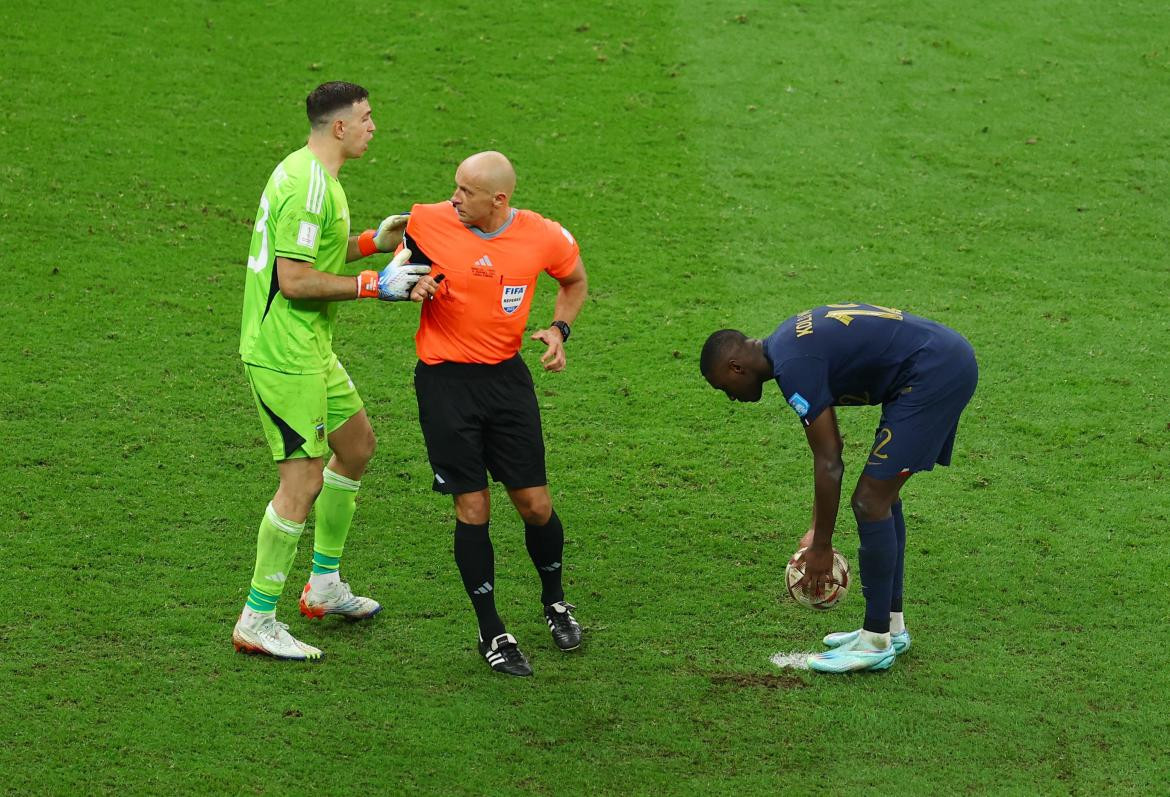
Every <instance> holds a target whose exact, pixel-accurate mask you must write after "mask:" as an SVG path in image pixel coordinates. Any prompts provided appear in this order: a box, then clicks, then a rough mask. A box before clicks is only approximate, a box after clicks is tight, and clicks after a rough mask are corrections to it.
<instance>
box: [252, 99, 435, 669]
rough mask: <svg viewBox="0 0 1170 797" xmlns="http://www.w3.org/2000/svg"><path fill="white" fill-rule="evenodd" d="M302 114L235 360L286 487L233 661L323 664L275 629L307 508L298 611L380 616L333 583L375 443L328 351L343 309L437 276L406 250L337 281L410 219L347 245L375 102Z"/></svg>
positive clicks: (264, 542)
mask: <svg viewBox="0 0 1170 797" xmlns="http://www.w3.org/2000/svg"><path fill="white" fill-rule="evenodd" d="M305 106H306V110H307V112H308V116H309V123H310V126H311V127H310V132H309V141H308V144H307V145H306V146H305V147H302V148H301V149H299V150H297V151H296V152H294V153H292V154H291V155H289V156H288V157H286V158H285V159H284V160H283V161H281V162H280V164H278V165H277V167H276V169H275V170H274V171H273V172H272V176H271V177H270V178H269V180H268V184H267V185H266V186H265V188H264V194H263V195H262V196H261V198H260V208H259V210H258V211H257V213H256V225H255V227H254V230H253V234H252V245H251V250H250V252H249V255H248V272H247V275H246V277H245V279H246V282H245V286H244V309H243V321H242V324H241V330H240V356H241V357H242V359H243V361H244V371H245V373H246V375H247V378H248V384H249V385H251V387H252V394H253V396H254V397H255V399H256V409H257V411H258V412H259V414H260V423H261V426H263V428H264V437H265V439H266V440H267V442H268V446H269V448H270V449H271V451H272V458H273V459H274V460H275V461H276V463H277V469H278V470H279V472H280V486H279V487H278V488H277V491H276V495H274V496H273V498H272V501H271V502H270V503H269V504H268V507H267V508H266V509H265V510H264V517H263V519H262V520H261V522H260V532H259V535H258V537H257V541H256V567H255V570H254V571H253V574H252V584H251V590H250V591H249V592H248V598H247V602H246V603H245V604H244V609H243V612H242V613H241V614H240V619H239V621H238V622H237V623H236V626H235V629H234V630H233V632H232V644H233V645H234V646H235V648H236V650H238V651H244V652H248V653H262V654H266V655H269V656H274V657H276V658H280V659H296V660H309V659H319V658H320V657H321V655H322V654H321V651H320V650H318V649H317V648H315V647H313V646H312V645H306V644H305V643H303V642H300V641H298V640H297V639H295V638H294V637H293V636H292V635H291V634H290V633H289V632H288V626H287V625H285V624H284V623H279V622H277V621H276V603H277V599H278V598H280V595H281V592H282V591H283V590H284V584H285V581H286V580H287V579H288V576H289V569H290V567H291V565H292V562H293V557H294V556H295V555H296V551H297V542H298V540H299V539H300V536H301V534H302V533H303V531H304V529H305V522H306V520H307V518H308V516H309V510H310V509H312V510H314V511H315V513H316V515H315V517H316V528H315V529H314V534H313V569H312V574H311V575H310V576H309V582H308V584H306V585H305V588H304V590H303V592H302V593H301V600H300V609H301V613H302V614H304V615H306V616H308V617H310V618H320V617H324V616H325V615H327V614H336V615H341V616H343V617H346V618H349V619H351V620H362V619H365V618H368V617H372V616H374V615H375V614H377V613H378V612H379V611H380V610H381V608H382V607H381V605H379V604H378V602H377V601H375V600H373V599H371V598H365V597H361V596H358V595H354V594H353V592H352V591H350V588H349V585H348V584H346V583H345V582H344V581H342V580H341V578H340V576H339V572H338V568H339V565H340V562H341V554H342V550H343V549H344V547H345V540H346V537H347V535H348V534H349V527H350V522H351V521H352V519H353V515H354V506H355V498H356V496H357V492H358V489H359V488H360V487H361V478H362V474H363V473H365V470H366V465H367V463H368V462H369V461H370V458H371V457H372V456H373V454H374V445H375V439H374V431H373V429H371V428H370V422H369V419H368V418H367V417H366V411H365V409H363V405H362V400H361V397H360V396H358V392H357V390H356V388H354V384H353V380H351V379H350V378H349V374H347V373H346V371H345V368H344V367H342V365H341V363H340V362H338V359H337V355H335V354H334V353H333V348H332V342H333V322H334V320H335V318H336V316H337V304H336V303H337V302H341V301H347V300H350V299H362V298H377V299H382V300H384V301H403V300H407V299H409V298H410V291H411V288H413V287H414V284H415V283H416V282H418V279H419V277H420V276H421V275H423V274H425V273H427V272H428V271H429V268H428V267H427V266H417V265H413V266H404V265H403V263H404V262H405V261H406V260H407V258H408V257H409V256H410V253H409V251H406V250H404V251H403V252H402V253H400V254H399V256H398V257H395V258H394V259H393V260H391V261H390V262H389V263H388V264H387V265H386V266H385V267H384V268H383V269H382V270H381V271H363V272H361V274H360V275H358V276H357V277H356V278H355V277H354V276H352V274H351V275H350V276H345V275H343V274H342V272H343V271H344V270H345V268H346V263H348V262H350V261H353V260H357V259H359V258H364V257H369V256H371V255H376V254H378V253H383V252H391V251H393V250H394V249H395V248H397V247H398V245H399V244H400V243H401V241H402V233H403V230H404V229H405V227H406V221H407V217H406V216H391V217H389V218H387V219H385V220H384V221H383V222H382V224H381V225H379V227H378V229H377V230H367V231H366V232H364V233H362V234H361V235H357V236H351V235H350V234H349V205H348V203H347V201H346V197H345V191H344V190H343V189H342V187H341V183H340V182H338V179H337V174H338V172H339V171H340V169H341V167H342V165H343V164H344V163H345V162H346V161H348V160H351V159H354V158H360V157H361V156H362V155H363V154H364V153H365V151H366V148H367V147H368V146H369V143H370V139H371V138H372V137H373V135H374V130H375V127H374V122H373V119H372V118H371V115H370V103H369V94H368V92H367V91H366V90H365V89H363V88H362V87H361V86H357V85H354V84H353V83H341V82H334V83H325V84H323V85H321V86H318V87H317V88H316V89H314V90H313V92H312V93H311V94H309V96H308V98H307V99H306V101H305ZM330 451H332V456H331V457H330V459H329V464H328V465H325V466H324V468H323V467H322V466H323V463H324V458H325V455H326V454H327V453H329V452H330Z"/></svg>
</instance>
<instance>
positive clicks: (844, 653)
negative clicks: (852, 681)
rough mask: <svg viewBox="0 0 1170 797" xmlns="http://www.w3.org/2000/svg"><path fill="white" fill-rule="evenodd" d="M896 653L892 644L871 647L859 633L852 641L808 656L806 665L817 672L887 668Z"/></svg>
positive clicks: (895, 656)
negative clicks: (882, 646)
mask: <svg viewBox="0 0 1170 797" xmlns="http://www.w3.org/2000/svg"><path fill="white" fill-rule="evenodd" d="M895 658H897V655H896V654H895V653H894V646H893V644H886V646H885V647H884V648H876V647H873V646H872V645H871V644H870V643H869V642H868V641H867V640H865V639H864V638H863V637H862V636H861V634H858V635H857V636H856V637H854V639H853V641H851V642H846V643H844V644H842V645H840V646H838V647H835V648H833V649H832V650H829V651H826V652H824V653H818V654H816V655H815V656H809V657H808V666H809V669H811V670H816V671H817V672H831V673H841V672H864V671H872V670H888V669H889V668H890V667H891V666H892V665H893V664H894V659H895Z"/></svg>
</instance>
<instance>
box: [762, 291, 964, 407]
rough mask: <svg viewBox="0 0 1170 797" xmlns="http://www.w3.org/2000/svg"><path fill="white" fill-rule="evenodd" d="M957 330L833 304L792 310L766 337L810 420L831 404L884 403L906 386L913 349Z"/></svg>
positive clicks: (775, 368)
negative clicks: (791, 313) (798, 310)
mask: <svg viewBox="0 0 1170 797" xmlns="http://www.w3.org/2000/svg"><path fill="white" fill-rule="evenodd" d="M957 336H958V333H957V332H955V331H953V330H951V329H949V328H947V327H945V326H943V325H942V324H939V323H937V322H935V321H931V320H930V319H928V318H922V317H921V316H916V315H911V314H910V313H904V312H902V311H901V310H895V309H894V308H892V307H879V306H878V305H872V304H829V305H824V306H822V307H816V308H813V309H812V310H809V311H807V312H804V313H798V314H797V315H794V316H793V317H792V318H789V319H788V320H786V321H785V322H784V323H782V324H781V325H780V326H779V327H777V328H776V331H775V332H773V333H772V334H771V335H769V336H768V337H766V338H764V353H765V354H766V355H767V357H768V360H769V361H770V362H771V363H772V372H773V374H774V375H775V377H776V384H777V385H779V386H780V392H782V393H783V394H784V398H785V400H786V401H787V402H788V404H789V405H790V406H791V407H792V409H793V410H795V411H796V414H797V416H798V417H799V418H800V420H801V421H802V422H803V423H804V425H805V426H808V425H809V424H811V423H812V422H813V421H814V420H816V418H817V416H819V415H820V414H821V413H822V412H823V411H824V410H825V409H826V408H827V407H830V406H840V405H848V404H882V403H884V402H886V401H890V400H892V399H893V398H895V397H896V396H897V395H898V393H899V392H900V391H901V390H903V389H904V388H906V387H907V386H908V380H909V374H910V370H911V364H912V361H913V359H914V356H915V355H916V354H917V353H918V352H920V351H922V350H923V349H924V348H926V347H928V346H929V344H930V343H931V341H933V340H936V339H939V338H947V339H949V338H952V337H957Z"/></svg>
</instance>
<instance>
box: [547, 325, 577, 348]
mask: <svg viewBox="0 0 1170 797" xmlns="http://www.w3.org/2000/svg"><path fill="white" fill-rule="evenodd" d="M549 326H550V327H556V328H557V329H559V330H560V331H561V342H562V343H568V342H569V333H570V332H572V331H573V330H572V328H571V327H570V326H569V325H568V324H566V323H565V322H564V321H553V322H552V323H551V324H549Z"/></svg>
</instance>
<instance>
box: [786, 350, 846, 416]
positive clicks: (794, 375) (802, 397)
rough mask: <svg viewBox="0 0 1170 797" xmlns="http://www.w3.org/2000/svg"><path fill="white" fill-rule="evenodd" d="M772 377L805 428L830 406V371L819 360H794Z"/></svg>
mask: <svg viewBox="0 0 1170 797" xmlns="http://www.w3.org/2000/svg"><path fill="white" fill-rule="evenodd" d="M775 373H776V384H777V385H779V387H780V392H781V393H783V394H784V400H785V401H787V402H788V406H790V407H792V409H793V411H794V412H795V413H796V417H798V418H800V422H801V423H803V424H804V425H805V426H808V425H810V424H811V423H812V422H813V421H815V420H816V419H817V416H819V415H820V414H821V413H822V412H824V411H825V409H826V408H828V407H830V406H832V404H833V394H832V393H831V392H830V391H829V368H828V364H827V363H826V362H825V361H824V360H822V359H821V358H820V357H793V358H792V359H790V360H785V361H784V362H783V363H781V364H780V365H779V366H778V367H777V368H776V371H775Z"/></svg>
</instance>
